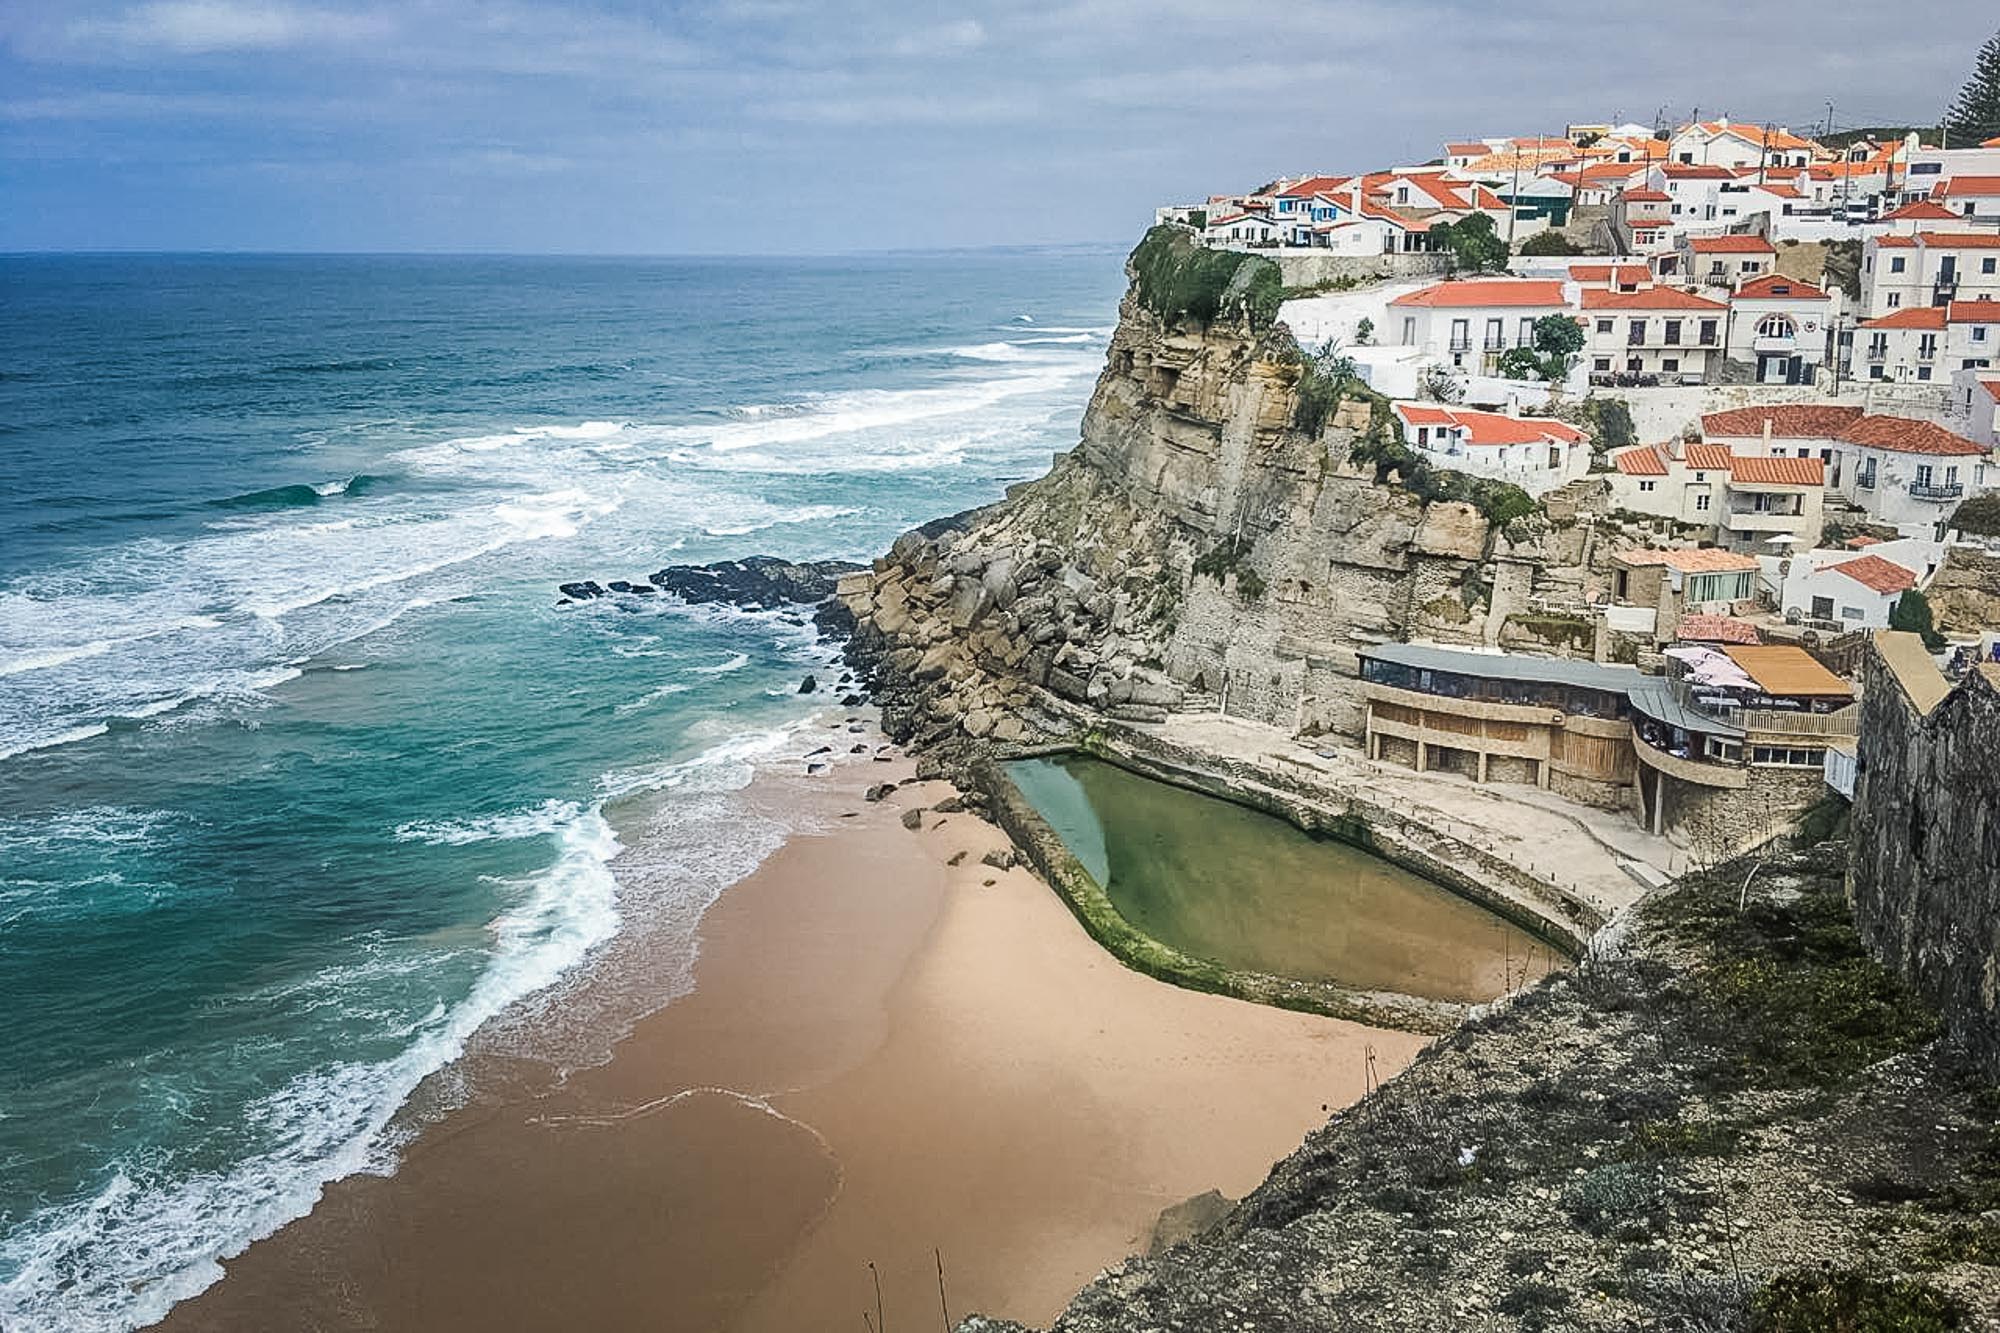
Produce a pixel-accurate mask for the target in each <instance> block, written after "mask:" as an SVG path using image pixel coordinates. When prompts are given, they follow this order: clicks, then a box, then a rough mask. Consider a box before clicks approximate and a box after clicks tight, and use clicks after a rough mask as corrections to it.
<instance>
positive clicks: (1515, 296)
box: [1376, 278, 1569, 370]
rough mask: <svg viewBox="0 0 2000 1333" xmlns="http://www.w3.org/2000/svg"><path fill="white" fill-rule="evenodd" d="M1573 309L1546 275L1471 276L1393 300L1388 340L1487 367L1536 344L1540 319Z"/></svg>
mask: <svg viewBox="0 0 2000 1333" xmlns="http://www.w3.org/2000/svg"><path fill="white" fill-rule="evenodd" d="M1568 310H1569V301H1568V299H1567V297H1566V296H1565V294H1564V285H1563V284H1562V283H1561V282H1559V281H1556V280H1553V279H1545V278H1469V279H1462V280H1458V281H1452V282H1440V283H1436V284H1433V285H1432V286H1429V287H1424V288H1421V289H1419V290H1417V291H1414V292H1406V293H1404V294H1403V295H1401V296H1399V297H1397V298H1396V299H1395V300H1393V301H1391V302H1389V310H1388V318H1387V319H1386V320H1385V321H1384V327H1382V328H1380V329H1378V330H1376V337H1377V340H1378V341H1380V342H1382V343H1385V344H1394V345H1399V346H1405V347H1421V348H1423V349H1424V350H1425V351H1426V352H1427V353H1428V354H1429V355H1430V356H1431V357H1433V358H1434V359H1435V360H1438V361H1441V362H1444V363H1445V364H1448V365H1453V366H1458V367H1462V368H1468V367H1469V368H1472V369H1477V370H1488V369H1491V368H1492V365H1493V363H1494V362H1496V361H1498V360H1499V357H1500V354H1501V353H1502V352H1504V351H1506V350H1507V349H1509V348H1512V347H1528V346H1532V345H1533V343H1534V339H1535V321H1536V320H1538V319H1540V318H1542V317H1543V316H1544V315H1559V314H1563V313H1566V312H1567V311H1568Z"/></svg>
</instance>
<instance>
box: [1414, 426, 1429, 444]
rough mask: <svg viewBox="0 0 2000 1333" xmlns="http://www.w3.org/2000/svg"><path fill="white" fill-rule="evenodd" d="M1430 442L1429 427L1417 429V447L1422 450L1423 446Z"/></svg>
mask: <svg viewBox="0 0 2000 1333" xmlns="http://www.w3.org/2000/svg"><path fill="white" fill-rule="evenodd" d="M1430 442H1431V428H1430V427H1429V426H1419V427H1417V447H1418V448H1422V447H1423V446H1424V445H1427V444H1429V443H1430Z"/></svg>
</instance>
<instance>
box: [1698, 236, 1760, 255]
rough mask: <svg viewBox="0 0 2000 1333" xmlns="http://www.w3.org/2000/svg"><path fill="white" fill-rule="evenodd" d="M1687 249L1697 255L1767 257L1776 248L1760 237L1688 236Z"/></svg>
mask: <svg viewBox="0 0 2000 1333" xmlns="http://www.w3.org/2000/svg"><path fill="white" fill-rule="evenodd" d="M1688 249H1690V250H1692V251H1694V252H1695V253H1696V254H1698V255H1768V254H1776V253H1777V247H1776V246H1774V245H1772V244H1771V243H1770V242H1769V241H1767V240H1765V239H1764V238H1763V237H1762V236H1690V237H1689V238H1688Z"/></svg>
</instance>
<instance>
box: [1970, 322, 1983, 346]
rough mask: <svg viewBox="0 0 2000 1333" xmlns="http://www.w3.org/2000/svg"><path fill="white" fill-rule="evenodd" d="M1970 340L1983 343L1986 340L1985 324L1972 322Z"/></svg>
mask: <svg viewBox="0 0 2000 1333" xmlns="http://www.w3.org/2000/svg"><path fill="white" fill-rule="evenodd" d="M1972 341H1974V342H1976V343H1983V342H1985V341H1986V325H1984V324H1974V325H1973V326H1972Z"/></svg>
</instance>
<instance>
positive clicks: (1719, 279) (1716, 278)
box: [1701, 269, 1736, 287]
mask: <svg viewBox="0 0 2000 1333" xmlns="http://www.w3.org/2000/svg"><path fill="white" fill-rule="evenodd" d="M1701 285H1702V286H1704V287H1734V286H1735V285H1736V279H1735V278H1734V277H1732V276H1731V275H1729V274H1727V273H1724V272H1722V271H1721V270H1720V269H1717V270H1715V271H1713V272H1709V273H1704V274H1702V275H1701Z"/></svg>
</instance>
